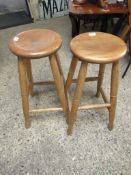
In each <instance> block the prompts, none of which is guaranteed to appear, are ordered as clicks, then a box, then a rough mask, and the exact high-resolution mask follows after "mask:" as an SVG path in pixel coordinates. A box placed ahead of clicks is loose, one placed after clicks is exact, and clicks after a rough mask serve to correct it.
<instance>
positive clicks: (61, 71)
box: [56, 53, 69, 123]
mask: <svg viewBox="0 0 131 175" xmlns="http://www.w3.org/2000/svg"><path fill="white" fill-rule="evenodd" d="M56 61H57V65H58V67H59V72H60V74H61V76H62V78H63V82H64V85H65V78H64V74H63V70H62V67H61V63H60V59H59V55H58V53H56ZM64 90H65V97H66V101H67V105H68V109H69V101H68V100H69V98H68V95H67V90H66V88H65V86H64ZM68 116H69V113H68ZM66 121H67V123H68V118H67V120H66Z"/></svg>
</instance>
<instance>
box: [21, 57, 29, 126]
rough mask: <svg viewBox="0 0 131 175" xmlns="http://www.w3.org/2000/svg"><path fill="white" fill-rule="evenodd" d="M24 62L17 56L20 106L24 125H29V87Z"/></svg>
mask: <svg viewBox="0 0 131 175" xmlns="http://www.w3.org/2000/svg"><path fill="white" fill-rule="evenodd" d="M26 70H27V69H26V62H25V60H24V59H22V58H18V71H19V81H20V88H21V97H22V106H23V113H24V118H25V127H26V128H29V127H30V117H29V99H28V96H29V89H28V83H27V71H26Z"/></svg>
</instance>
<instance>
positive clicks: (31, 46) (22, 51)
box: [9, 29, 62, 58]
mask: <svg viewBox="0 0 131 175" xmlns="http://www.w3.org/2000/svg"><path fill="white" fill-rule="evenodd" d="M61 44H62V39H61V37H60V35H59V34H58V33H56V32H54V31H51V30H47V29H32V30H27V31H24V32H21V33H19V34H18V35H16V36H15V37H14V38H12V40H11V41H10V43H9V48H10V50H11V51H12V52H13V53H14V54H15V55H17V56H20V57H26V58H41V57H45V56H48V55H51V54H52V53H54V52H56V51H57V50H58V49H59V48H60V46H61Z"/></svg>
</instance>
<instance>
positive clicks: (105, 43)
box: [65, 32, 127, 135]
mask: <svg viewBox="0 0 131 175" xmlns="http://www.w3.org/2000/svg"><path fill="white" fill-rule="evenodd" d="M70 48H71V51H72V54H73V59H72V61H71V64H70V68H69V73H68V77H67V81H66V86H65V87H66V90H68V88H69V87H70V85H71V83H72V82H76V89H75V92H74V97H73V100H72V105H71V111H70V114H69V123H68V129H67V134H68V135H71V134H72V129H73V124H74V121H75V120H76V115H77V110H78V109H80V110H82V109H93V108H104V107H106V108H107V109H108V110H109V124H108V128H109V130H112V129H113V122H114V118H115V111H116V103H117V91H118V79H119V59H120V58H121V57H123V56H124V55H125V54H126V51H127V47H126V44H125V43H124V41H122V40H121V39H120V38H119V37H117V36H114V35H112V34H107V33H102V32H89V33H83V34H80V35H78V36H76V37H75V38H73V39H72V41H71V43H70ZM78 61H80V62H81V66H80V70H79V74H78V78H77V80H75V79H73V75H74V72H75V69H76V66H77V63H78ZM88 63H92V64H99V74H98V77H88V78H86V74H87V66H88ZM109 63H112V70H111V83H110V100H108V99H107V97H106V95H105V93H104V90H103V88H102V83H103V77H104V70H105V65H106V64H109ZM85 81H97V92H96V96H97V97H99V96H100V94H101V95H102V97H103V100H104V103H102V104H91V105H85V106H79V104H80V98H81V95H82V90H83V86H84V82H85Z"/></svg>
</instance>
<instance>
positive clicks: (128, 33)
mask: <svg viewBox="0 0 131 175" xmlns="http://www.w3.org/2000/svg"><path fill="white" fill-rule="evenodd" d="M128 10H129V15H128V23H127V24H126V25H125V27H124V29H123V30H122V32H121V33H120V35H119V36H120V37H121V38H122V39H125V37H128V41H129V54H130V60H129V63H128V65H127V67H126V69H125V71H124V73H123V75H122V78H124V76H125V75H126V73H127V71H128V69H129V67H130V65H131V1H130V0H128Z"/></svg>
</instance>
